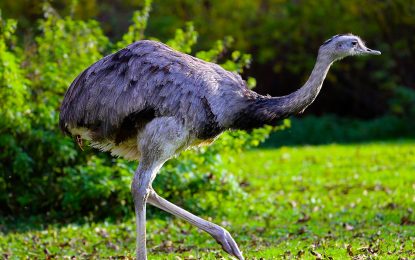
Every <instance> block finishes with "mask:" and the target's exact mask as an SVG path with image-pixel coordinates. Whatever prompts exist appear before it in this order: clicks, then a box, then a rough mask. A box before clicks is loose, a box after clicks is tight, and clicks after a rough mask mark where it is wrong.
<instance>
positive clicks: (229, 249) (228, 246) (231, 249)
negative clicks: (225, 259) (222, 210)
mask: <svg viewBox="0 0 415 260" xmlns="http://www.w3.org/2000/svg"><path fill="white" fill-rule="evenodd" d="M214 238H215V239H216V242H218V243H219V244H220V245H222V249H223V250H224V251H225V252H226V253H228V254H230V255H232V256H234V257H236V258H238V259H239V260H244V257H243V256H242V252H241V250H239V248H238V245H237V244H236V242H235V240H234V239H233V238H232V236H231V234H230V233H229V232H228V231H227V230H226V229H224V228H222V227H219V230H218V232H217V235H215V236H214Z"/></svg>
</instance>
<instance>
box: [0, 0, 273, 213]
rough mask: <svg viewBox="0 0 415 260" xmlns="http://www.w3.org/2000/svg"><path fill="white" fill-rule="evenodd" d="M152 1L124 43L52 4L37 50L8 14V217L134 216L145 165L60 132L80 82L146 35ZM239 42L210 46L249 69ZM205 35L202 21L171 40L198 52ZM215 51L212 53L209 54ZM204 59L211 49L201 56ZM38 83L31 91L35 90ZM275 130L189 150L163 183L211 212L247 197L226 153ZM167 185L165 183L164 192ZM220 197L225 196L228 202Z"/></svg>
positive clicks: (4, 69) (166, 171)
mask: <svg viewBox="0 0 415 260" xmlns="http://www.w3.org/2000/svg"><path fill="white" fill-rule="evenodd" d="M150 4H151V1H146V2H145V5H144V7H143V10H140V11H137V12H136V13H135V14H134V16H133V24H132V25H131V26H130V27H129V29H128V32H127V33H126V34H125V35H124V37H122V40H121V41H120V42H117V43H111V42H110V41H109V39H108V38H107V37H106V36H105V35H104V34H103V32H102V30H101V28H100V25H99V24H98V23H97V22H96V21H93V20H90V21H80V20H74V19H72V18H70V17H64V18H60V17H59V16H58V15H57V14H56V12H55V10H53V9H52V8H51V6H50V5H48V4H45V5H44V7H43V8H44V15H45V18H44V19H41V20H39V21H38V32H37V33H36V35H35V37H34V41H33V42H31V43H30V45H29V46H30V47H28V48H25V49H24V50H22V49H20V48H18V47H16V46H15V42H17V41H16V40H15V39H16V37H15V36H14V31H15V28H16V22H15V21H13V20H6V21H3V20H1V26H2V27H1V34H0V54H1V57H0V61H1V65H2V66H1V68H0V72H1V74H0V76H1V80H2V81H1V89H0V97H1V98H2V99H3V100H5V102H4V103H2V104H1V106H2V110H1V113H2V114H1V115H2V116H3V118H4V120H3V121H2V122H1V123H0V126H1V128H0V144H1V152H2V153H1V155H0V162H1V164H0V204H1V205H2V206H1V207H0V212H1V213H2V214H6V215H10V214H12V215H22V216H25V215H35V214H43V215H46V216H48V217H50V218H61V217H80V216H83V217H84V218H87V219H89V218H95V219H97V218H105V217H114V218H118V217H123V216H127V215H129V214H131V208H132V201H131V194H130V182H131V178H132V175H133V172H134V170H135V168H136V163H130V162H126V161H124V160H122V159H112V158H110V157H109V156H108V155H106V154H103V153H99V152H97V151H93V150H89V149H88V150H87V151H85V152H82V151H80V149H78V148H76V146H75V144H74V142H73V140H71V139H70V138H68V137H64V136H63V135H62V134H61V133H60V131H59V129H58V115H59V110H58V108H59V104H60V102H61V100H62V98H63V94H64V92H65V90H66V89H67V88H68V86H69V85H70V83H71V81H72V80H73V79H74V78H75V77H76V75H78V74H79V73H81V71H82V70H83V69H85V68H86V67H88V66H89V65H91V64H92V63H93V62H95V61H96V60H98V59H100V58H101V57H103V56H104V55H105V54H107V53H108V52H110V51H112V49H113V46H115V47H116V48H120V47H123V46H125V45H126V44H129V43H131V42H133V41H136V40H140V39H143V37H144V31H145V28H146V24H147V19H148V15H149V12H150ZM229 39H230V38H225V41H218V42H217V43H216V46H215V47H214V48H213V49H212V50H210V51H206V52H203V53H205V56H206V57H205V58H206V59H207V60H211V61H218V60H219V58H220V59H221V61H222V62H223V64H224V66H225V67H226V68H227V69H229V70H232V71H234V72H242V70H243V68H244V67H247V66H248V64H249V62H250V56H248V55H246V54H243V53H241V52H237V51H234V52H231V58H230V59H226V58H225V57H220V55H226V54H227V50H224V48H222V49H221V50H220V51H218V49H219V48H220V46H226V49H231V41H230V40H229ZM196 40H197V32H196V31H195V29H194V27H193V25H192V23H188V24H187V25H186V27H185V29H177V30H176V33H175V35H174V37H173V38H172V39H171V40H168V41H167V44H169V45H171V46H172V47H174V48H176V49H178V50H180V51H183V52H186V53H191V52H192V47H194V46H195V44H196ZM207 53H209V57H208V56H207ZM196 55H198V56H200V55H202V54H201V52H198V53H196ZM29 87H30V88H29ZM272 130H273V128H271V127H267V128H264V129H260V130H257V131H254V133H253V135H249V134H247V133H245V132H237V133H232V134H230V133H229V134H225V135H224V136H223V137H222V138H220V139H219V140H218V141H217V142H216V144H215V145H214V147H213V148H212V149H206V148H202V149H197V150H196V151H187V152H185V154H184V155H183V156H182V157H180V158H178V159H174V160H171V161H170V162H168V163H167V165H166V167H165V168H163V170H162V172H161V173H160V177H159V178H158V179H157V182H156V183H155V187H156V189H157V188H159V187H160V189H159V192H160V193H161V195H163V196H165V197H167V198H168V199H172V200H175V201H177V202H179V203H180V204H184V205H186V206H187V207H188V208H193V209H197V210H200V211H206V212H207V211H209V210H211V209H213V208H216V207H217V205H218V203H219V202H220V201H221V200H225V199H226V198H228V197H230V196H244V193H243V192H242V190H241V189H240V187H239V183H238V180H237V179H235V178H234V177H233V175H232V173H230V172H228V171H227V170H226V168H225V166H224V161H225V159H224V158H223V155H224V154H229V153H231V152H232V150H231V149H230V147H231V148H232V149H233V150H235V151H240V150H242V149H245V148H248V147H255V146H258V145H259V144H260V143H261V142H262V141H263V140H265V138H266V137H267V136H268V135H269V133H270V132H271V131H272ZM161 187H162V189H161ZM217 194H221V195H220V196H221V198H218V195H217Z"/></svg>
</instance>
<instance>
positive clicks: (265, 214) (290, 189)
mask: <svg viewBox="0 0 415 260" xmlns="http://www.w3.org/2000/svg"><path fill="white" fill-rule="evenodd" d="M228 169H229V170H230V171H231V172H233V173H234V174H235V175H236V176H237V177H238V178H239V181H240V182H241V185H242V186H243V188H244V190H245V192H246V196H245V198H244V199H243V200H232V201H227V202H226V203H223V204H222V205H221V206H222V207H229V210H228V211H226V212H227V214H226V218H222V219H219V218H217V217H215V212H211V213H210V215H209V216H204V217H205V218H210V219H212V221H214V222H216V223H218V224H221V225H223V226H225V227H226V228H227V229H228V230H229V231H230V232H231V234H233V236H234V238H235V239H236V241H238V242H239V244H240V247H241V249H242V250H243V251H244V254H245V256H246V257H247V258H248V259H251V258H257V259H259V258H261V257H262V258H264V259H280V258H283V257H286V258H295V257H301V258H312V259H313V258H327V259H330V257H331V258H332V259H342V258H352V257H356V258H359V257H360V258H361V259H363V258H364V257H372V258H382V259H398V258H399V257H408V258H413V257H415V248H414V247H415V216H414V215H413V210H414V209H415V143H414V142H410V141H407V142H388V143H373V144H358V145H327V146H310V147H283V148H280V149H270V150H254V151H249V152H246V153H243V154H240V155H239V156H238V157H235V158H234V159H233V160H231V162H230V163H229V166H228ZM147 227H148V230H147V232H148V236H147V237H148V249H149V251H150V256H149V258H150V259H179V258H175V257H180V258H182V259H194V258H200V259H217V258H218V257H220V256H223V257H227V256H226V254H225V253H223V252H222V251H221V249H220V246H219V245H217V244H216V242H215V241H214V240H213V239H211V237H209V236H208V235H206V234H205V233H203V232H200V231H198V230H197V229H196V228H194V227H191V226H190V225H189V224H187V223H184V222H183V221H181V220H179V219H176V218H165V219H149V220H148V224H147ZM1 230H4V234H0V235H1V236H0V252H2V254H3V257H6V256H7V257H10V258H19V257H22V256H29V257H39V258H45V257H46V256H47V255H49V256H58V257H59V258H61V257H62V256H68V257H70V256H77V257H79V258H87V257H91V258H98V257H109V256H127V257H132V256H133V251H134V242H135V240H134V239H135V238H134V230H135V228H134V221H133V219H131V220H128V221H121V222H120V223H116V224H114V223H92V224H89V225H81V226H77V225H66V226H61V227H58V226H56V225H52V226H49V227H47V228H45V229H40V230H30V231H13V230H8V228H7V227H5V226H3V227H2V228H1Z"/></svg>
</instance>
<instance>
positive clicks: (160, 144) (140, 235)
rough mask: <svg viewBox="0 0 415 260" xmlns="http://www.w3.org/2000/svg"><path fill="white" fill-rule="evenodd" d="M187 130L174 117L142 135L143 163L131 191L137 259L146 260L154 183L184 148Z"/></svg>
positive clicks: (149, 126) (155, 122)
mask: <svg viewBox="0 0 415 260" xmlns="http://www.w3.org/2000/svg"><path fill="white" fill-rule="evenodd" d="M187 138H188V131H187V130H186V129H184V128H183V126H182V125H181V123H180V121H178V120H176V119H175V118H173V117H159V118H156V119H153V120H152V121H151V122H149V123H148V124H147V125H146V126H145V129H144V131H143V132H142V133H141V135H140V136H139V140H138V146H139V150H140V152H141V155H142V156H141V158H140V164H139V166H138V168H137V171H136V172H135V174H134V179H133V182H132V185H131V192H132V195H133V199H134V207H135V215H136V231H137V242H136V253H137V259H138V260H146V259H147V252H146V203H147V198H148V195H149V192H150V190H151V183H152V182H153V180H154V178H155V177H156V175H157V172H158V171H159V170H160V168H161V166H162V165H163V164H164V162H166V161H167V160H168V159H169V158H170V157H172V156H173V155H174V154H176V153H177V152H178V151H180V149H182V148H183V147H184V146H185V144H186V140H187Z"/></svg>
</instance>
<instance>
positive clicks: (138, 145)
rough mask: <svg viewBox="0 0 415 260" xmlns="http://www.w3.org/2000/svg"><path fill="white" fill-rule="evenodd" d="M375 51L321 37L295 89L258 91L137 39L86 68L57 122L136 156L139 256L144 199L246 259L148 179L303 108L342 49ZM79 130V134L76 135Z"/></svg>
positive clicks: (353, 40)
mask: <svg viewBox="0 0 415 260" xmlns="http://www.w3.org/2000/svg"><path fill="white" fill-rule="evenodd" d="M364 54H374V55H379V54H380V52H379V51H375V50H371V49H369V48H367V47H366V46H365V44H364V43H363V41H362V40H361V39H360V38H359V37H358V36H355V35H352V34H345V35H336V36H334V37H332V38H331V39H329V40H327V41H326V42H324V44H323V45H321V47H320V49H319V51H318V56H317V62H316V64H315V66H314V69H313V71H312V72H311V75H310V77H309V79H308V80H307V82H306V83H305V84H304V86H303V87H301V88H300V89H298V90H296V91H294V92H293V93H291V94H289V95H286V96H281V97H270V96H263V95H260V94H258V93H256V92H254V91H251V90H249V89H248V88H247V85H246V82H245V81H244V80H242V78H241V77H240V76H239V75H237V74H235V73H232V72H229V71H226V70H224V69H223V68H222V67H220V66H219V65H217V64H214V63H210V62H206V61H203V60H200V59H197V58H195V57H192V56H190V55H187V54H183V53H180V52H178V51H175V50H173V49H171V48H169V47H168V46H166V45H164V44H162V43H159V42H155V41H148V40H143V41H138V42H135V43H133V44H131V45H129V46H127V47H125V48H124V49H122V50H120V51H118V52H116V53H113V54H111V55H108V56H106V57H104V58H103V59H101V60H99V61H98V62H96V63H95V64H93V65H91V66H90V67H89V68H87V69H86V70H85V71H83V72H82V73H81V74H80V75H79V76H78V77H77V78H76V79H75V80H74V81H73V82H72V84H71V86H70V87H69V89H68V91H67V92H66V94H65V97H64V100H63V103H62V106H61V113H60V127H61V129H62V130H63V131H64V132H66V133H67V134H70V135H72V136H76V137H77V138H78V140H82V139H85V140H88V141H89V143H90V144H91V145H92V146H93V147H95V148H98V149H100V150H102V151H110V152H111V153H112V154H113V155H115V156H120V157H124V158H126V159H130V160H138V161H139V165H138V168H137V170H136V171H135V174H134V177H133V180H132V184H131V192H132V196H133V201H134V208H135V216H136V233H137V234H136V254H137V259H139V260H144V259H147V253H146V204H147V203H149V204H151V205H154V206H156V207H158V208H160V209H162V210H164V211H167V212H169V213H171V214H173V215H175V216H178V217H180V218H182V219H184V220H185V221H188V222H189V223H190V224H192V225H195V226H196V227H198V228H200V229H201V230H203V231H205V232H207V233H208V234H210V235H211V236H212V237H213V238H214V239H215V240H216V241H217V242H218V243H219V244H221V245H222V248H223V249H224V250H225V251H226V252H227V253H228V254H230V255H232V256H234V257H236V258H238V259H240V260H241V259H244V257H243V255H242V252H241V250H240V249H239V248H238V245H237V244H236V242H235V240H234V239H233V238H232V236H231V235H230V233H229V232H228V231H227V230H225V229H224V228H223V227H221V226H219V225H216V224H214V223H211V222H209V221H207V220H204V219H202V218H200V217H197V216H195V215H193V214H192V213H190V212H188V211H186V210H184V209H182V208H180V207H178V206H176V205H174V204H173V203H171V202H169V201H167V200H165V199H163V198H161V197H160V196H159V195H158V194H157V192H156V191H155V190H154V189H153V188H152V182H153V180H154V178H155V177H156V175H157V172H158V171H159V170H160V168H161V167H162V166H163V164H164V163H165V162H166V161H167V160H169V159H170V158H171V157H172V156H174V155H176V154H178V153H180V151H183V150H184V149H187V148H188V147H191V146H197V145H200V144H201V143H210V142H212V141H213V140H215V138H216V137H217V136H218V135H220V134H221V133H222V132H224V131H226V130H232V129H243V130H250V129H253V128H258V127H261V126H263V125H276V124H278V122H279V120H281V119H283V118H286V117H289V116H291V115H295V114H298V113H301V112H302V111H304V110H305V109H306V108H307V107H308V106H309V105H310V104H311V103H312V102H313V101H314V99H315V98H316V96H317V95H318V93H319V91H320V89H321V87H322V84H323V81H324V78H325V77H326V75H327V72H328V70H329V68H330V66H331V65H332V64H333V62H335V61H336V60H339V59H342V58H344V57H346V56H354V55H364ZM80 138H82V139H80Z"/></svg>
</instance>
